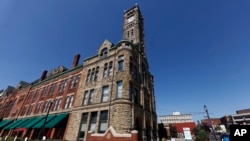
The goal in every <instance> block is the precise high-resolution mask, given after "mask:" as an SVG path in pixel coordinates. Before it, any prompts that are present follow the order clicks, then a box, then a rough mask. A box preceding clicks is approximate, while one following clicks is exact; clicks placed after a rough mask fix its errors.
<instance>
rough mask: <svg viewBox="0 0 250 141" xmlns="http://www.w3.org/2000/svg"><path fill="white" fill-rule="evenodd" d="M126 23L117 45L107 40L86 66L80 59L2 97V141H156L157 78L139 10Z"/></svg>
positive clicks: (132, 11) (135, 8)
mask: <svg viewBox="0 0 250 141" xmlns="http://www.w3.org/2000/svg"><path fill="white" fill-rule="evenodd" d="M123 19H124V23H123V38H122V40H121V41H119V42H118V43H117V44H113V43H111V42H109V41H108V40H104V42H103V43H102V45H101V46H100V47H99V49H98V52H97V54H95V55H93V56H91V57H89V58H86V59H85V60H84V62H83V64H82V65H78V62H79V58H80V55H76V56H75V57H74V60H73V63H72V67H71V68H70V69H67V68H65V67H63V66H59V67H58V68H57V69H52V70H51V71H50V72H49V73H47V71H44V72H43V73H42V75H41V77H40V78H39V79H37V80H36V81H34V82H32V83H20V85H18V86H17V87H16V88H15V89H14V90H13V91H12V92H11V93H10V94H9V95H7V96H2V97H1V98H0V106H1V109H2V111H1V113H0V115H1V118H2V120H3V121H2V122H0V133H1V134H0V135H1V137H3V136H7V135H8V136H13V135H18V136H19V137H29V138H32V139H35V138H41V137H42V136H46V137H47V138H53V139H66V140H70V141H71V140H72V141H75V140H100V139H101V140H105V139H108V140H131V141H132V140H133V141H136V140H140V141H143V140H147V141H149V140H156V139H157V115H156V107H155V96H154V78H153V75H152V74H151V73H150V72H149V64H148V62H147V57H146V48H145V44H144V30H143V29H144V27H143V17H142V14H141V12H140V9H139V7H138V6H137V5H135V6H133V7H132V8H131V9H129V10H127V11H125V12H124V16H123ZM1 93H3V91H2V92H1Z"/></svg>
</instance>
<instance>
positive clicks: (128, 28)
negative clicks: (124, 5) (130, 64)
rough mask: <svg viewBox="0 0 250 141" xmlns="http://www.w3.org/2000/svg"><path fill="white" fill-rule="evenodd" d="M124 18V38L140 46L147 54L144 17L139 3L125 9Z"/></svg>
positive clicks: (141, 50) (140, 49) (142, 51)
mask: <svg viewBox="0 0 250 141" xmlns="http://www.w3.org/2000/svg"><path fill="white" fill-rule="evenodd" d="M123 20H124V22H123V39H125V40H129V41H131V42H132V43H133V44H135V45H136V46H138V48H139V51H140V52H141V53H143V54H144V55H145V53H146V52H145V44H144V25H143V17H142V14H141V12H140V9H139V7H138V5H137V4H136V5H135V6H134V7H132V8H131V9H129V10H125V11H124V15H123Z"/></svg>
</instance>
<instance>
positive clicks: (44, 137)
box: [42, 101, 53, 140]
mask: <svg viewBox="0 0 250 141" xmlns="http://www.w3.org/2000/svg"><path fill="white" fill-rule="evenodd" d="M52 104H53V101H49V107H48V111H47V114H46V116H45V119H44V122H43V126H42V136H43V137H42V140H46V136H45V131H44V128H45V124H46V122H47V118H48V116H49V111H50V108H51V106H52Z"/></svg>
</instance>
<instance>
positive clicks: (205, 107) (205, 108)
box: [204, 105, 217, 141]
mask: <svg viewBox="0 0 250 141" xmlns="http://www.w3.org/2000/svg"><path fill="white" fill-rule="evenodd" d="M204 110H205V112H206V114H207V118H208V121H209V122H210V123H211V127H212V133H213V136H214V139H215V141H217V138H216V135H215V132H214V128H213V126H212V122H211V119H210V117H209V114H208V108H207V106H206V105H204Z"/></svg>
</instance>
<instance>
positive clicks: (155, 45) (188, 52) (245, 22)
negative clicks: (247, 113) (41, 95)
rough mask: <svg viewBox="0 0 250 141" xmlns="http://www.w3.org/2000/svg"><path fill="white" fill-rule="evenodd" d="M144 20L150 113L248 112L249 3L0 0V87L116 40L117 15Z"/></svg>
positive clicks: (222, 0) (36, 75)
mask: <svg viewBox="0 0 250 141" xmlns="http://www.w3.org/2000/svg"><path fill="white" fill-rule="evenodd" d="M135 3H138V4H139V7H140V9H141V12H142V14H143V17H144V24H145V40H146V49H147V57H148V61H149V65H150V71H151V72H152V74H153V75H154V80H155V95H156V105H157V114H158V116H159V115H168V114H172V112H174V111H180V112H181V113H191V114H193V119H194V120H198V119H202V118H204V116H205V113H202V112H204V109H203V106H204V104H206V105H207V107H208V110H209V112H210V113H211V115H210V116H211V117H222V116H224V115H228V114H234V113H235V111H236V110H239V109H245V108H250V102H249V99H250V55H249V53H250V8H249V7H250V1H249V0H210V1H205V0H157V1H154V2H153V1H150V0H148V1H145V0H138V1H134V0H126V1H125V0H124V1H122V0H105V1H104V0H0V49H1V50H0V57H1V59H0V89H5V88H6V87H7V86H8V85H12V86H16V85H17V83H18V82H19V81H20V80H24V81H27V82H32V81H34V80H36V79H37V78H39V77H40V76H41V73H42V71H43V70H48V71H50V70H51V69H52V68H57V67H58V66H59V65H64V66H66V67H68V68H70V67H71V64H72V61H73V57H74V55H75V54H76V53H79V54H81V63H82V62H83V60H84V59H85V58H87V57H90V56H92V55H95V54H96V53H97V49H98V48H99V47H100V45H101V44H102V42H103V41H104V40H105V39H108V40H109V41H111V42H113V43H114V44H116V43H117V42H118V41H119V40H121V39H122V24H123V11H124V10H126V9H129V8H131V7H132V6H133V5H134V4H135Z"/></svg>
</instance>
